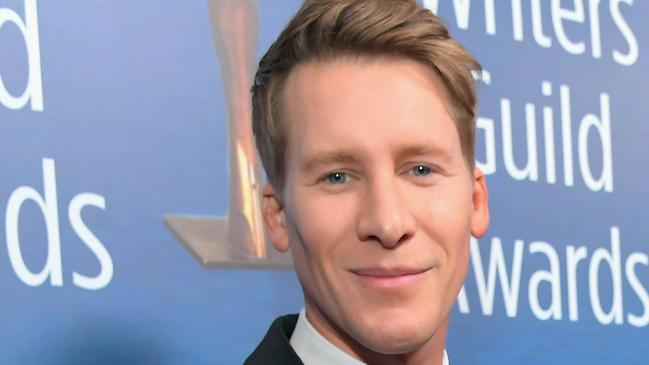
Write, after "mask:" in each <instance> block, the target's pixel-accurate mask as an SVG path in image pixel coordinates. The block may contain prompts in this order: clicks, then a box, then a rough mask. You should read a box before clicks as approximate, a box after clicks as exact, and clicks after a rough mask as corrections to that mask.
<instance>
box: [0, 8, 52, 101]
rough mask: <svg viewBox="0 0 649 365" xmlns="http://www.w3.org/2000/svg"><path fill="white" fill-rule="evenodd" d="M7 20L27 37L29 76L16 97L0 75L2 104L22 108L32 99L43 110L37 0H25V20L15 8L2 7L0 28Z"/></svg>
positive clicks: (0, 9)
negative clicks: (20, 93) (6, 86)
mask: <svg viewBox="0 0 649 365" xmlns="http://www.w3.org/2000/svg"><path fill="white" fill-rule="evenodd" d="M5 22H11V23H14V25H15V26H16V27H18V30H20V32H21V33H22V35H23V38H24V39H25V45H26V47H27V59H28V62H29V76H28V81H27V87H26V88H25V91H24V92H23V94H22V95H20V96H19V97H14V96H13V95H11V94H9V91H8V90H7V89H6V88H5V86H4V83H3V82H2V77H1V76H0V104H4V105H6V106H7V108H9V109H20V108H22V107H23V106H25V104H27V100H29V99H31V107H32V110H34V111H39V112H40V111H43V83H42V82H41V51H40V45H39V40H38V15H37V11H36V0H25V21H23V20H22V19H20V17H19V16H18V14H16V12H14V11H13V10H10V9H6V8H0V29H1V28H2V25H3V24H4V23H5Z"/></svg>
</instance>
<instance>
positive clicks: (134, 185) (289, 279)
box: [0, 0, 649, 364]
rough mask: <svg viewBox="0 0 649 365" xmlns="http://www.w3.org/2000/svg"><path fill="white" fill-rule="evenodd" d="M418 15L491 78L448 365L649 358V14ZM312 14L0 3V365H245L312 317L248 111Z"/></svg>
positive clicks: (597, 8) (262, 2)
mask: <svg viewBox="0 0 649 365" xmlns="http://www.w3.org/2000/svg"><path fill="white" fill-rule="evenodd" d="M421 3H422V4H423V5H424V6H426V7H428V8H429V9H431V10H432V11H433V12H436V13H437V14H439V15H440V16H441V17H442V18H443V19H444V20H445V22H446V23H447V25H448V26H449V28H450V30H451V32H452V34H453V35H454V36H455V37H457V38H458V39H459V40H460V41H461V42H463V43H464V44H465V45H466V46H467V47H468V48H469V49H470V50H471V51H472V52H473V53H474V54H475V55H476V56H477V58H478V59H479V60H480V62H481V63H482V65H483V67H484V69H485V72H484V74H483V76H482V79H481V80H480V81H479V94H480V111H479V119H478V121H477V127H478V134H477V156H476V159H477V164H478V166H479V167H480V168H482V169H483V170H484V171H485V172H486V173H487V174H488V185H489V191H490V203H491V214H492V224H491V226H490V229H489V232H488V233H487V235H485V236H484V237H483V238H481V239H480V240H472V242H471V243H470V249H471V258H470V263H469V272H468V275H467V279H466V282H465V286H464V287H463V289H462V291H461V292H460V295H459V296H458V302H457V304H456V306H455V307H454V309H453V315H452V320H451V326H450V334H449V338H448V343H447V349H448V352H449V357H450V360H451V363H454V364H518V363H524V364H580V363H588V364H648V363H649V224H648V223H647V219H648V218H649V213H648V212H649V187H647V181H649V156H648V154H649V122H648V120H647V117H646V115H647V108H648V107H649V61H648V58H647V53H645V52H647V47H649V23H648V22H647V21H646V18H647V16H649V2H646V1H640V0H635V1H634V0H504V1H500V0H498V1H496V0H474V1H471V0H428V1H422V2H421ZM299 5H300V2H299V1H297V0H277V1H276V0H273V1H271V0H258V1H251V0H237V1H227V0H183V1H156V0H136V1H133V0H131V1H104V0H97V1H81V0H66V1H46V0H0V136H1V138H2V143H1V144H0V148H1V149H2V153H1V154H0V169H1V171H2V179H0V216H1V219H0V233H1V234H0V292H1V293H2V295H1V296H0V316H1V317H2V325H1V326H0V364H114V363H129V364H237V363H241V362H242V361H243V359H244V358H245V357H246V356H247V354H248V353H250V352H251V351H252V349H253V348H254V347H255V346H256V344H257V343H258V341H259V340H260V339H261V337H262V336H263V335H264V333H265V332H266V330H267V327H268V325H269V324H270V322H271V321H272V320H273V319H274V318H275V317H276V316H278V315H280V314H285V313H295V312H297V311H299V309H300V308H301V306H302V294H301V289H300V286H299V283H298V281H297V279H296V277H295V273H294V272H293V271H292V270H290V258H287V257H286V256H285V255H277V254H276V253H273V252H272V249H270V248H269V246H268V244H267V242H266V241H264V232H263V227H261V226H260V224H259V204H258V200H257V199H256V194H257V193H258V188H259V186H260V183H261V180H262V177H261V174H260V171H259V166H258V162H257V161H258V159H257V157H256V155H255V153H254V150H253V149H252V144H251V139H250V131H249V128H250V127H249V125H248V123H249V118H250V115H249V113H250V112H249V109H248V104H247V103H248V101H247V95H248V94H247V89H248V83H249V79H250V75H251V73H252V72H254V67H255V63H256V61H257V60H258V58H259V57H260V56H261V54H263V52H265V50H266V49H267V47H268V46H269V45H270V43H271V42H272V40H274V38H275V37H276V36H277V35H278V33H279V31H280V30H281V29H282V27H283V25H284V24H285V23H286V22H287V20H288V19H289V18H290V16H291V15H292V14H293V13H294V12H295V11H296V10H297V9H298V7H299ZM404 97H407V96H404Z"/></svg>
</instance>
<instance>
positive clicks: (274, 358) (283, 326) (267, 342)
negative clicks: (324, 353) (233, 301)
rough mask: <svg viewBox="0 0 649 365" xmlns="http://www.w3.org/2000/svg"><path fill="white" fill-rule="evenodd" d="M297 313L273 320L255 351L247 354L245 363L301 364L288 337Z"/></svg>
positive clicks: (269, 364)
mask: <svg viewBox="0 0 649 365" xmlns="http://www.w3.org/2000/svg"><path fill="white" fill-rule="evenodd" d="M297 318H298V316H297V314H289V315H285V316H281V317H278V318H277V319H275V320H274V321H273V323H272V324H271V325H270V328H269V329H268V332H267V333H266V336H264V338H263V339H262V340H261V342H260V343H259V345H258V346H257V348H256V349H255V351H253V352H252V354H250V356H248V358H247V359H246V361H245V362H244V364H245V365H273V364H287V365H291V364H295V365H303V363H302V361H301V360H300V357H299V356H297V354H296V353H295V351H294V350H293V347H291V343H290V338H291V335H292V334H293V330H295V324H296V323H297Z"/></svg>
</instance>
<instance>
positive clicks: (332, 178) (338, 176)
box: [326, 172, 349, 184]
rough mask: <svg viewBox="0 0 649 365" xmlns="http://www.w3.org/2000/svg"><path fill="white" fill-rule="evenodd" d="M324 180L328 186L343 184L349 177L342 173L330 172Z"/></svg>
mask: <svg viewBox="0 0 649 365" xmlns="http://www.w3.org/2000/svg"><path fill="white" fill-rule="evenodd" d="M326 179H327V182H329V183H330V184H344V183H346V182H347V179H349V175H347V174H346V173H344V172H332V173H331V174H329V175H327V177H326Z"/></svg>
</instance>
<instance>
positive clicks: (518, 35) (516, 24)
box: [512, 0, 523, 42]
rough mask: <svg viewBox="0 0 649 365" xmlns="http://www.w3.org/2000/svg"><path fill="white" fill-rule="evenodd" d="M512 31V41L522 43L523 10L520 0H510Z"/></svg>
mask: <svg viewBox="0 0 649 365" xmlns="http://www.w3.org/2000/svg"><path fill="white" fill-rule="evenodd" d="M512 28H513V29H512V30H513V33H514V39H515V40H517V41H519V42H522V41H523V10H522V7H521V0H512Z"/></svg>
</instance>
